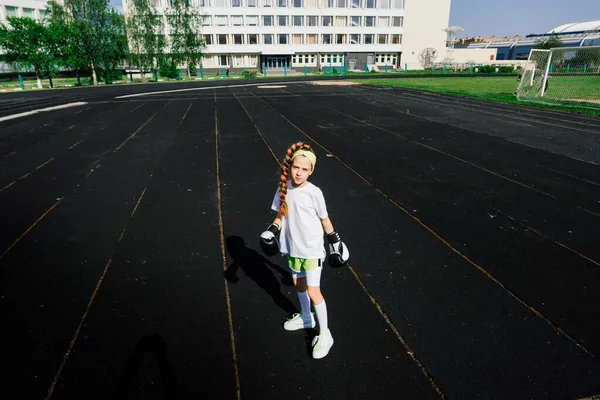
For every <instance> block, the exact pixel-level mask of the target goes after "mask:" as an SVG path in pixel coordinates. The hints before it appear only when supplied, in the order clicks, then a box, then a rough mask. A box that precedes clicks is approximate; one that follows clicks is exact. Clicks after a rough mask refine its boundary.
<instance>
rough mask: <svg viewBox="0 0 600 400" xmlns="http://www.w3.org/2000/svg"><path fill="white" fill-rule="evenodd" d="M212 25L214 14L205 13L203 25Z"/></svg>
mask: <svg viewBox="0 0 600 400" xmlns="http://www.w3.org/2000/svg"><path fill="white" fill-rule="evenodd" d="M211 25H212V16H211V15H204V16H203V18H202V26H211Z"/></svg>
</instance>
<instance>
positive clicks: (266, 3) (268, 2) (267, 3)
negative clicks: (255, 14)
mask: <svg viewBox="0 0 600 400" xmlns="http://www.w3.org/2000/svg"><path fill="white" fill-rule="evenodd" d="M263 7H273V0H263Z"/></svg>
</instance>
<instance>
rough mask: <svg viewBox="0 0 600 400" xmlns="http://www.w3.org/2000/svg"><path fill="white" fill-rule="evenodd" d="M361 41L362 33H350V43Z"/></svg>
mask: <svg viewBox="0 0 600 400" xmlns="http://www.w3.org/2000/svg"><path fill="white" fill-rule="evenodd" d="M358 43H360V35H359V34H358V33H353V34H351V35H350V44H358Z"/></svg>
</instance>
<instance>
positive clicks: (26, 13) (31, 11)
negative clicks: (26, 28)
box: [23, 8, 35, 19]
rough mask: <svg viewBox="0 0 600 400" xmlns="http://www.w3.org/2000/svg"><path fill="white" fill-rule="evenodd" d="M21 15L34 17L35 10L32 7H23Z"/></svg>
mask: <svg viewBox="0 0 600 400" xmlns="http://www.w3.org/2000/svg"><path fill="white" fill-rule="evenodd" d="M23 17H25V18H31V19H35V10H34V9H33V8H23Z"/></svg>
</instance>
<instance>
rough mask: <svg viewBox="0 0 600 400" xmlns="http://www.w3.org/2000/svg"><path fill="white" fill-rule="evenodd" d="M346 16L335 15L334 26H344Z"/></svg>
mask: <svg viewBox="0 0 600 400" xmlns="http://www.w3.org/2000/svg"><path fill="white" fill-rule="evenodd" d="M346 20H347V18H346V16H343V17H340V16H337V17H335V26H346Z"/></svg>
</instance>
